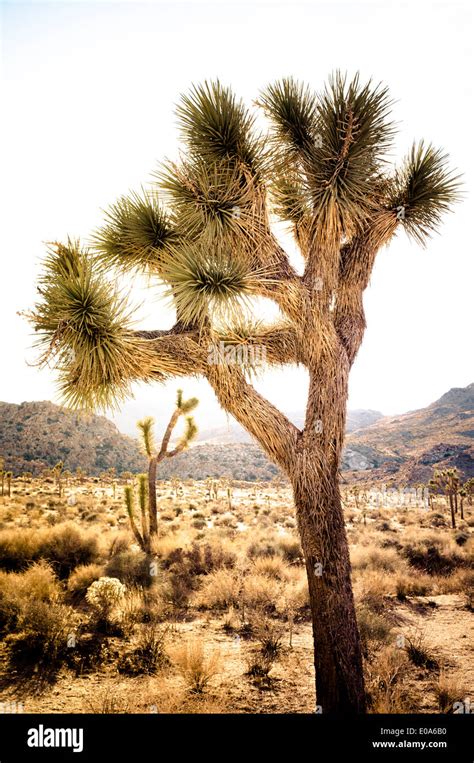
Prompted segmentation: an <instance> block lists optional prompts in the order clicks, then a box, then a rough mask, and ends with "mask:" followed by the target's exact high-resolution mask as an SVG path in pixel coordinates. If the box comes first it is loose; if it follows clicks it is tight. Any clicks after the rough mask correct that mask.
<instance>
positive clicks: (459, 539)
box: [454, 532, 469, 546]
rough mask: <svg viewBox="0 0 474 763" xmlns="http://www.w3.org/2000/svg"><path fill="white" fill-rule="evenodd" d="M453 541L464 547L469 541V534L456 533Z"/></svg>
mask: <svg viewBox="0 0 474 763" xmlns="http://www.w3.org/2000/svg"><path fill="white" fill-rule="evenodd" d="M454 540H455V542H456V543H457V545H458V546H465V545H466V543H467V542H468V540H469V534H468V533H466V532H458V533H456V535H455V536H454Z"/></svg>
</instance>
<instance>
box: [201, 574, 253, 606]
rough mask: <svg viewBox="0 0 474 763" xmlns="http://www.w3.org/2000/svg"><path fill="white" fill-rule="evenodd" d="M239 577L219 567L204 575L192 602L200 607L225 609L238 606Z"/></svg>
mask: <svg viewBox="0 0 474 763" xmlns="http://www.w3.org/2000/svg"><path fill="white" fill-rule="evenodd" d="M241 587H242V583H241V579H240V578H239V577H238V576H236V574H235V573H234V572H231V571H230V570H227V569H220V570H215V571H214V572H211V573H210V574H209V575H207V576H206V578H205V579H204V582H203V584H202V586H201V588H200V590H199V591H198V592H197V593H196V595H195V596H194V599H193V603H194V605H195V606H196V607H198V608H202V609H227V607H230V606H232V605H234V606H238V604H239V601H240V594H241Z"/></svg>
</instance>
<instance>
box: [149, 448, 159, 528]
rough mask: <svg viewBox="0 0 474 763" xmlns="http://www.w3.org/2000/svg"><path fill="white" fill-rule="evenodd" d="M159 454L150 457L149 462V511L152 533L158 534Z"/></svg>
mask: <svg viewBox="0 0 474 763" xmlns="http://www.w3.org/2000/svg"><path fill="white" fill-rule="evenodd" d="M157 463H158V456H153V457H152V458H150V461H149V464H148V512H149V522H150V535H152V536H153V535H157V534H158V514H157V506H156V467H157Z"/></svg>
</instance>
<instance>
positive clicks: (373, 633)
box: [356, 603, 392, 657]
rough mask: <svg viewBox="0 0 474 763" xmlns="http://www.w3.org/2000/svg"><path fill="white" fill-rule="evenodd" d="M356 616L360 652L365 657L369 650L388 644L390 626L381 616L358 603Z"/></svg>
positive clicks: (390, 631)
mask: <svg viewBox="0 0 474 763" xmlns="http://www.w3.org/2000/svg"><path fill="white" fill-rule="evenodd" d="M356 614H357V623H358V626H359V634H360V639H361V644H362V650H363V653H364V655H365V656H366V657H367V656H368V655H369V652H370V651H371V649H373V648H374V647H380V646H382V645H383V644H387V643H388V641H389V640H390V636H391V633H392V626H391V624H390V623H389V622H388V621H387V619H386V618H385V617H384V616H383V615H382V614H380V613H378V612H374V611H373V609H371V608H370V607H368V606H367V605H366V604H360V603H359V604H358V605H357V608H356Z"/></svg>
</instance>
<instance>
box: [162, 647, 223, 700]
mask: <svg viewBox="0 0 474 763" xmlns="http://www.w3.org/2000/svg"><path fill="white" fill-rule="evenodd" d="M172 659H173V663H174V665H175V666H176V668H177V669H178V671H179V673H180V674H181V675H182V677H183V678H184V680H185V682H186V685H187V687H188V689H189V691H190V692H192V693H193V694H202V693H203V692H204V691H205V690H206V689H207V687H208V686H209V684H210V682H211V681H212V680H213V679H214V678H215V677H216V676H217V675H218V673H219V672H220V669H221V655H220V652H218V651H214V652H211V653H210V654H208V655H206V654H205V651H204V645H203V643H202V641H199V640H193V641H191V642H188V643H186V644H184V645H181V646H179V647H177V648H176V649H175V650H174V651H173V655H172Z"/></svg>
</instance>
